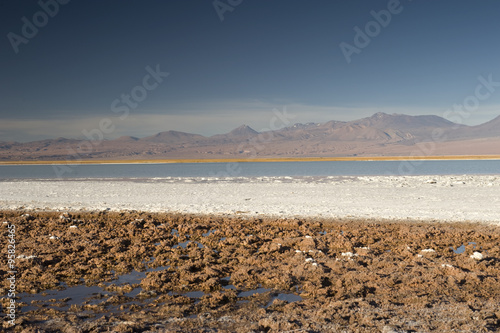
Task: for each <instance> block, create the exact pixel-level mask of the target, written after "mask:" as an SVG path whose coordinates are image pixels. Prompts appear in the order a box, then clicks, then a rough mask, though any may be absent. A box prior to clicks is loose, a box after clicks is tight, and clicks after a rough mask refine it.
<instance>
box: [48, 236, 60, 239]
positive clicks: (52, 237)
mask: <svg viewBox="0 0 500 333" xmlns="http://www.w3.org/2000/svg"><path fill="white" fill-rule="evenodd" d="M49 239H59V237H57V236H50V237H49Z"/></svg>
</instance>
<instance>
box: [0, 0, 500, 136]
mask: <svg viewBox="0 0 500 333" xmlns="http://www.w3.org/2000/svg"><path fill="white" fill-rule="evenodd" d="M499 12H500V2H498V1H495V0H484V1H481V2H474V1H464V0H436V1H430V0H420V1H419V0H401V1H397V0H390V1H385V0H384V1H379V0H364V1H361V0H349V1H340V0H337V1H334V0H307V1H306V0H215V1H213V0H165V1H152V0H143V1H130V0H108V1H97V0H85V1H83V0H71V1H70V0H39V1H29V0H23V1H17V0H0V34H1V35H2V37H1V40H0V91H1V96H0V97H1V98H0V141H20V142H25V141H33V140H41V139H47V138H57V137H68V138H84V137H85V133H96V131H101V133H103V135H104V136H105V137H106V138H110V139H112V138H116V137H119V136H122V135H132V136H136V137H145V136H149V135H153V134H155V133H158V132H161V131H167V130H178V131H184V132H190V133H198V134H202V135H207V136H208V135H213V134H218V133H226V132H229V131H230V130H232V129H233V128H235V127H238V126H240V125H242V124H247V125H249V126H251V127H252V128H254V129H255V130H258V131H261V130H266V129H275V128H276V127H282V126H289V125H292V124H293V123H307V122H326V121H329V120H354V119H359V118H363V117H369V116H371V115H372V114H374V113H376V112H386V113H402V114H409V115H424V114H434V115H438V116H443V117H445V118H447V119H450V120H455V121H459V122H462V123H464V124H468V125H477V124H480V123H483V122H486V121H489V120H491V119H493V118H495V117H496V116H498V114H499V110H500V108H499V106H500V66H499V65H500V43H498V32H499V31H500V20H499V19H498V13H499ZM485 82H486V83H485ZM488 82H489V83H488ZM464 105H465V106H466V107H467V109H466V111H458V110H460V107H463V106H464ZM454 106H455V107H454ZM278 113H279V114H281V115H283V114H285V115H286V116H285V117H280V118H279V119H280V121H276V115H277V114H278ZM94 130H96V131H94ZM92 131H94V132H92Z"/></svg>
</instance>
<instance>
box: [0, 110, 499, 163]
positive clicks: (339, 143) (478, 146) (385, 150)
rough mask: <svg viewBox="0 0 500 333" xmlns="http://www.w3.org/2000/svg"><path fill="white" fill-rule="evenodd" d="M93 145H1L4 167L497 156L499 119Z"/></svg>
mask: <svg viewBox="0 0 500 333" xmlns="http://www.w3.org/2000/svg"><path fill="white" fill-rule="evenodd" d="M76 135H77V137H78V135H79V136H80V137H83V136H82V135H81V134H78V133H77V134H76ZM101 135H102V133H101ZM90 139H94V141H89V140H90ZM90 139H89V138H86V139H83V140H82V139H76V138H73V139H66V138H57V139H48V140H42V141H35V142H27V143H19V142H0V162H1V161H4V162H5V161H37V160H41V161H44V160H45V161H55V160H59V161H73V162H74V161H79V160H88V159H90V160H106V159H107V160H109V159H119V160H134V159H135V160H137V159H139V160H140V159H214V158H215V159H217V158H239V159H248V158H263V157H272V158H283V157H335V156H432V155H492V154H495V155H498V153H499V151H498V145H499V143H500V116H499V117H497V118H495V119H493V120H491V121H489V122H487V123H484V124H482V125H477V126H465V125H459V124H456V123H453V122H450V121H448V120H446V119H444V118H441V117H438V116H432V115H430V116H408V115H402V114H392V115H389V114H386V113H377V114H374V115H373V116H371V117H367V118H363V119H359V120H353V121H347V122H346V121H329V122H326V123H307V124H295V125H291V126H288V127H286V128H283V129H278V130H274V131H270V130H268V131H264V132H257V131H255V130H254V129H252V128H250V127H249V126H246V125H243V126H241V127H239V128H236V129H234V130H233V131H231V132H229V133H226V134H219V135H214V136H211V137H204V136H201V135H198V134H191V133H183V132H178V131H172V130H170V131H166V132H162V133H158V134H156V135H153V136H150V137H145V138H136V137H130V136H124V137H120V138H117V139H113V140H106V139H104V140H103V139H102V138H100V137H99V135H97V134H95V133H94V134H93V136H92V137H91V138H90ZM96 139H97V140H96Z"/></svg>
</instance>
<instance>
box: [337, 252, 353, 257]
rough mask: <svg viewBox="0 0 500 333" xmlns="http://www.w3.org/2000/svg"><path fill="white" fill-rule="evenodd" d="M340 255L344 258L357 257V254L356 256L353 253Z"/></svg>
mask: <svg viewBox="0 0 500 333" xmlns="http://www.w3.org/2000/svg"><path fill="white" fill-rule="evenodd" d="M340 255H341V256H344V257H354V256H357V254H354V253H352V252H342V253H341V254H340Z"/></svg>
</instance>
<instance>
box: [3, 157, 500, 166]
mask: <svg viewBox="0 0 500 333" xmlns="http://www.w3.org/2000/svg"><path fill="white" fill-rule="evenodd" d="M447 160H451V161H461V160H500V155H443V156H339V157H283V158H270V157H262V158H227V159H225V158H212V159H200V158H193V159H146V160H119V159H118V160H114V159H111V160H81V161H65V160H49V161H0V165H52V164H57V165H79V164H169V163H245V162H321V161H324V162H336V161H339V162H340V161H447Z"/></svg>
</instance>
